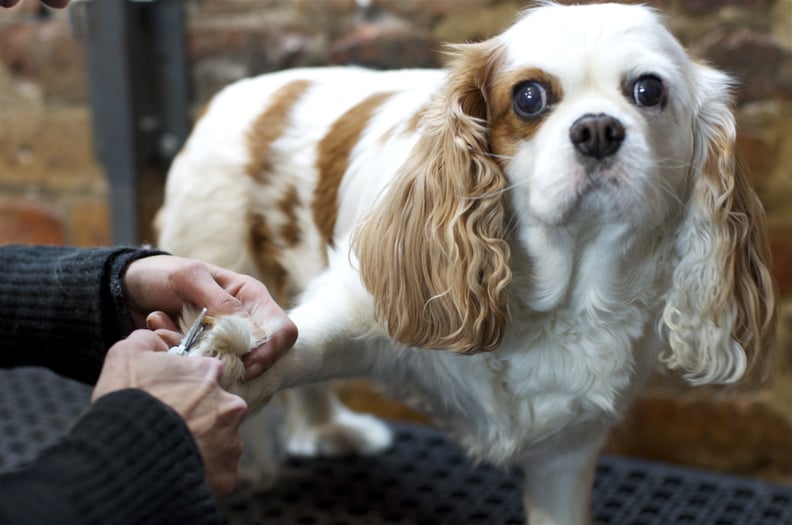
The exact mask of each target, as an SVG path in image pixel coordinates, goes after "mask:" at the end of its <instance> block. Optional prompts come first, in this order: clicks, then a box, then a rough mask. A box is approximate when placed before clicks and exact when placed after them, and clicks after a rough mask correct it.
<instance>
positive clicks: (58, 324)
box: [0, 246, 162, 383]
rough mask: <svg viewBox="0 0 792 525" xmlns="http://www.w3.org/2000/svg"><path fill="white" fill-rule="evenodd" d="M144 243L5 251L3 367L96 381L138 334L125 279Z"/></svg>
mask: <svg viewBox="0 0 792 525" xmlns="http://www.w3.org/2000/svg"><path fill="white" fill-rule="evenodd" d="M160 253H162V252H159V251H156V250H145V249H138V248H125V247H120V248H71V247H62V246H5V247H2V248H0V341H1V343H0V345H1V346H0V367H9V366H20V365H36V366H45V367H47V368H50V369H51V370H53V371H55V372H57V373H59V374H61V375H64V376H66V377H70V378H72V379H76V380H78V381H83V382H85V383H94V382H95V381H96V379H97V377H98V375H99V372H100V370H101V366H102V362H103V360H104V354H105V352H106V351H107V349H108V348H109V347H110V346H111V345H112V344H113V343H114V342H116V341H117V340H119V339H121V338H123V337H125V336H126V335H128V334H129V333H130V332H131V331H132V321H131V318H130V315H129V312H128V311H127V309H126V305H125V301H124V290H123V286H122V284H121V276H122V275H123V272H124V270H125V269H126V266H127V265H128V264H129V263H130V262H132V261H134V260H135V259H138V258H140V257H146V256H149V255H155V254H160Z"/></svg>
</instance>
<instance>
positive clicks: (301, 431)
mask: <svg viewBox="0 0 792 525" xmlns="http://www.w3.org/2000/svg"><path fill="white" fill-rule="evenodd" d="M392 441H393V437H392V434H391V431H390V429H389V428H388V426H387V425H386V424H385V423H383V422H382V421H380V420H379V419H377V418H376V417H374V416H370V415H367V414H358V413H356V412H352V411H351V410H349V409H347V408H345V407H340V409H339V410H338V411H337V412H336V413H335V414H334V417H333V418H332V419H331V420H329V421H327V422H324V423H320V424H316V425H296V426H292V428H291V429H290V431H289V434H288V437H287V445H286V446H287V450H288V452H289V454H292V455H295V456H349V455H368V454H376V453H377V452H381V451H383V450H385V449H387V448H388V447H389V446H390V445H391V443H392Z"/></svg>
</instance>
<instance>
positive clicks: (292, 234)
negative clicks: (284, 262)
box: [277, 184, 302, 246]
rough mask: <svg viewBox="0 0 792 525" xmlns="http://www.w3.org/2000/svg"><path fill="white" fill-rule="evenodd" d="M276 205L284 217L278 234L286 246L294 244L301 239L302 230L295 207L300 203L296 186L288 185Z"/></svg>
mask: <svg viewBox="0 0 792 525" xmlns="http://www.w3.org/2000/svg"><path fill="white" fill-rule="evenodd" d="M277 205H278V210H279V211H280V212H281V213H283V215H284V216H285V217H286V223H285V224H284V225H283V226H281V228H280V236H281V238H282V239H283V240H284V241H285V243H286V244H287V245H288V246H296V245H297V244H298V243H299V242H300V240H301V239H302V230H301V229H300V223H299V221H298V219H297V207H298V206H299V205H300V196H299V194H298V193H297V187H296V186H294V185H293V184H292V185H290V186H289V187H288V188H287V189H286V191H285V192H284V194H283V196H282V197H281V198H280V199H278V204H277Z"/></svg>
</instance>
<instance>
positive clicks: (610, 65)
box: [487, 5, 696, 226]
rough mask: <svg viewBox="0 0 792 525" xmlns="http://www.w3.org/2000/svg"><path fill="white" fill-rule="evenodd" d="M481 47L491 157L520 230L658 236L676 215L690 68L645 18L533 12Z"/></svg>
mask: <svg viewBox="0 0 792 525" xmlns="http://www.w3.org/2000/svg"><path fill="white" fill-rule="evenodd" d="M488 45H491V46H492V49H491V50H489V51H487V53H489V54H490V55H491V56H495V57H497V58H496V59H495V62H494V65H493V67H492V70H491V74H490V76H489V87H488V88H487V89H488V91H489V92H490V93H489V95H488V98H489V100H488V101H487V103H488V105H489V109H490V116H489V119H490V126H491V129H492V130H491V134H492V138H491V148H492V152H493V154H494V155H496V156H497V158H498V159H499V162H500V163H501V165H502V166H503V170H504V172H505V174H506V175H507V176H508V177H509V179H510V181H511V183H512V184H513V191H512V197H513V207H514V210H515V212H516V213H517V214H519V215H522V217H521V218H522V219H523V220H524V221H538V222H539V223H542V224H547V225H553V226H554V225H560V224H566V223H569V222H580V221H605V222H609V221H624V220H626V221H629V222H630V223H644V224H646V223H650V224H653V225H654V224H657V223H659V222H660V221H662V220H663V219H664V218H665V217H666V215H667V214H668V213H669V212H670V211H672V210H673V209H674V206H677V207H679V203H680V202H681V201H682V200H684V199H685V193H686V188H685V183H686V180H685V179H686V178H688V177H687V174H688V171H689V167H690V165H691V161H692V158H693V143H694V140H693V128H694V123H693V115H694V113H695V111H694V105H695V100H694V97H695V94H694V93H692V92H691V91H692V89H693V85H692V84H691V80H692V77H694V76H695V72H694V69H695V67H696V66H695V65H694V64H693V63H691V61H690V60H689V59H688V58H687V56H686V55H685V53H684V52H683V50H682V49H681V47H680V46H679V44H678V43H677V42H676V40H675V39H674V38H673V37H672V36H671V35H670V34H669V33H668V31H667V30H666V29H665V28H664V27H663V26H662V24H661V23H660V21H659V20H658V17H657V16H656V15H655V14H654V13H653V12H652V11H650V10H648V9H645V8H636V7H635V6H624V5H592V6H576V7H564V8H559V7H553V6H550V7H545V8H540V9H536V10H533V11H531V12H530V13H529V14H527V15H526V16H524V17H523V19H522V20H520V21H519V22H518V23H517V24H516V25H514V26H512V27H511V28H510V29H509V30H508V31H507V32H505V33H504V34H502V35H501V36H500V37H498V38H497V39H494V40H493V41H491V42H490V43H489V44H488Z"/></svg>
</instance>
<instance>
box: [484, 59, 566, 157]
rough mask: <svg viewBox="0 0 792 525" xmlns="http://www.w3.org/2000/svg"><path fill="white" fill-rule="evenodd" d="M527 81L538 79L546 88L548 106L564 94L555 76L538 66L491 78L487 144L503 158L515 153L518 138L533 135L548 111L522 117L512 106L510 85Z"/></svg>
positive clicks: (526, 138) (513, 86)
mask: <svg viewBox="0 0 792 525" xmlns="http://www.w3.org/2000/svg"><path fill="white" fill-rule="evenodd" d="M527 81H534V82H538V83H540V84H542V85H544V86H545V87H546V88H547V89H548V91H549V93H548V98H549V103H550V105H551V106H552V105H555V104H558V103H559V102H560V101H561V99H562V98H563V97H564V92H563V89H562V88H561V83H560V82H559V81H558V79H557V78H556V77H554V76H553V75H550V74H549V73H547V72H545V71H543V70H541V69H538V68H526V69H522V70H520V71H511V72H508V73H506V74H505V75H503V76H502V77H499V78H497V79H495V81H494V84H493V86H492V93H491V94H490V97H491V101H490V111H491V114H490V119H491V122H492V134H491V139H490V147H491V148H492V152H493V153H495V154H496V155H501V156H505V157H509V156H512V155H514V154H515V153H516V152H517V151H516V145H517V144H518V143H519V142H520V141H524V140H528V139H530V138H531V137H533V136H534V135H535V134H536V132H537V131H538V130H539V126H541V124H542V122H544V120H545V118H544V117H545V116H546V115H547V114H548V113H544V114H543V115H541V116H539V117H537V118H535V119H525V118H522V117H520V116H519V115H518V114H517V113H516V112H515V111H514V109H513V108H512V98H513V93H514V88H515V87H516V86H518V85H519V84H521V83H523V82H527Z"/></svg>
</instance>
